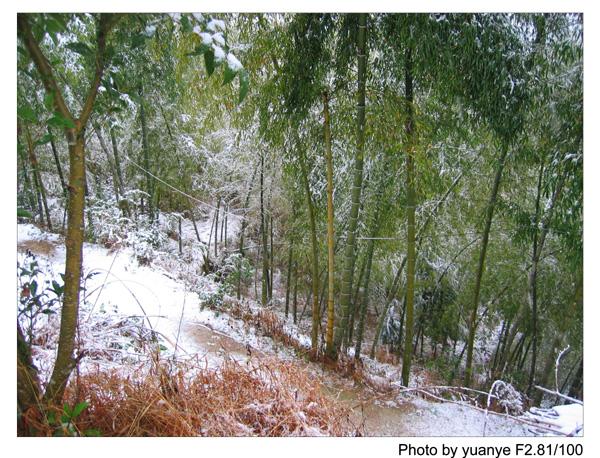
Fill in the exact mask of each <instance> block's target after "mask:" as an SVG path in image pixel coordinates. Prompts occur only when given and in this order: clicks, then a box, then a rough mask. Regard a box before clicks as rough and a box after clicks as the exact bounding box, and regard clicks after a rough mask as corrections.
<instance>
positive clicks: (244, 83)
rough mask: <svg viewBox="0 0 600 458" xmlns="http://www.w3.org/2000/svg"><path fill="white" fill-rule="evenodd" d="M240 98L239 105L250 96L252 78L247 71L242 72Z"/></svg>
mask: <svg viewBox="0 0 600 458" xmlns="http://www.w3.org/2000/svg"><path fill="white" fill-rule="evenodd" d="M239 79H240V96H239V101H238V103H242V102H243V101H244V99H245V98H246V95H247V94H248V89H249V86H250V78H249V76H248V72H247V71H246V70H242V71H240V76H239Z"/></svg>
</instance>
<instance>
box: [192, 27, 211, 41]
mask: <svg viewBox="0 0 600 458" xmlns="http://www.w3.org/2000/svg"><path fill="white" fill-rule="evenodd" d="M196 28H198V30H200V27H198V26H196V27H194V32H196ZM196 33H198V35H200V38H201V39H202V44H204V45H207V46H209V45H211V44H212V40H213V37H212V36H211V34H210V33H207V32H196Z"/></svg>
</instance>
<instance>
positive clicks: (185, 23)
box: [181, 14, 192, 33]
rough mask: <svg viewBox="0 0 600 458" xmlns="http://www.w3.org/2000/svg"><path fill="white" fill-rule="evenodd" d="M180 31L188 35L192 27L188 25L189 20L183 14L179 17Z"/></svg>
mask: <svg viewBox="0 0 600 458" xmlns="http://www.w3.org/2000/svg"><path fill="white" fill-rule="evenodd" d="M181 29H182V30H183V32H184V33H190V32H191V31H192V25H191V24H190V20H189V19H188V17H187V16H186V15H185V14H183V15H182V16H181Z"/></svg>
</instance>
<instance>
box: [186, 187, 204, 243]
mask: <svg viewBox="0 0 600 458" xmlns="http://www.w3.org/2000/svg"><path fill="white" fill-rule="evenodd" d="M187 204H188V205H187V206H188V211H189V212H190V219H191V220H192V226H194V233H195V234H196V240H198V242H202V240H200V233H199V232H198V226H197V225H196V217H195V216H194V207H193V206H192V202H191V201H190V199H189V198H188V199H187Z"/></svg>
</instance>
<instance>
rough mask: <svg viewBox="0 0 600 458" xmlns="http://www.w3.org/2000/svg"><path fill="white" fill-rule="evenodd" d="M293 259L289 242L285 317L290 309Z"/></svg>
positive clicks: (292, 248) (291, 244)
mask: <svg viewBox="0 0 600 458" xmlns="http://www.w3.org/2000/svg"><path fill="white" fill-rule="evenodd" d="M293 259H294V242H293V240H292V243H290V248H289V255H288V263H287V281H286V284H285V317H286V318H287V317H288V314H289V310H290V288H291V286H292V284H291V280H292V262H293Z"/></svg>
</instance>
